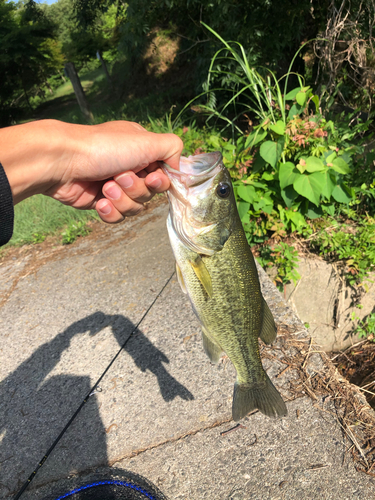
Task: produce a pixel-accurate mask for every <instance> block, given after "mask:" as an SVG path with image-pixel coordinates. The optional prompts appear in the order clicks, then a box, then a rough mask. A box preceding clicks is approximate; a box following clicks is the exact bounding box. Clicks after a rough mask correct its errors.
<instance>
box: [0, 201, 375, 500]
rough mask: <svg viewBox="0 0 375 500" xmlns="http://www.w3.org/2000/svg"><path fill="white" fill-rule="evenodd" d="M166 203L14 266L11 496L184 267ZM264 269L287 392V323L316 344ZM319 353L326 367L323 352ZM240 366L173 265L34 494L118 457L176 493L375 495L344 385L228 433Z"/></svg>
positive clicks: (2, 282)
mask: <svg viewBox="0 0 375 500" xmlns="http://www.w3.org/2000/svg"><path fill="white" fill-rule="evenodd" d="M166 215H167V206H166V205H161V206H159V207H157V208H155V209H154V210H153V211H149V212H146V213H145V215H143V216H142V217H138V218H136V219H133V220H129V221H126V222H125V223H124V224H122V225H120V226H116V227H110V228H109V227H103V228H102V230H101V231H100V232H99V233H97V234H95V235H92V236H89V237H87V238H85V239H84V240H82V241H81V242H79V243H76V244H74V245H73V246H71V247H64V248H62V247H60V248H56V249H49V250H47V251H43V252H40V253H36V252H34V253H32V254H29V255H26V256H24V257H23V258H22V259H18V260H16V261H11V264H9V263H6V264H4V265H3V266H1V267H0V292H2V293H3V301H2V308H1V329H0V359H1V364H0V380H1V384H0V393H1V394H0V498H11V497H12V495H14V494H15V493H16V492H17V490H18V489H19V488H20V487H21V486H22V484H23V483H24V482H25V481H26V479H27V478H28V476H29V475H30V474H31V472H32V471H33V470H34V469H35V467H36V466H37V464H38V461H39V460H40V459H41V458H42V457H43V455H44V453H45V451H46V450H47V449H48V448H49V446H50V445H51V444H52V442H53V441H54V440H55V438H56V437H57V435H58V434H59V432H60V431H61V429H62V428H63V427H64V425H65V423H66V422H67V421H68V420H69V418H70V417H71V415H72V414H73V413H74V411H75V410H76V408H77V407H78V406H79V404H80V403H81V401H82V399H83V398H84V397H85V396H86V394H87V393H88V391H89V390H90V387H91V386H92V385H93V383H94V382H95V381H96V380H97V378H98V377H99V376H100V374H101V373H102V372H103V371H104V369H105V368H106V366H107V365H108V363H109V362H110V360H111V359H112V358H113V356H114V355H115V353H116V352H117V351H118V349H119V346H120V345H122V343H123V342H124V341H125V339H126V338H127V336H128V335H129V334H130V332H131V331H132V329H133V328H134V325H135V324H137V322H138V321H139V319H140V318H141V316H142V314H143V313H144V311H145V310H146V308H147V307H148V306H149V305H150V304H151V302H152V300H153V299H154V297H155V296H156V295H157V293H158V292H159V290H160V289H161V288H162V286H163V284H164V283H165V282H166V281H167V279H168V278H169V277H170V276H171V274H172V272H173V270H174V259H173V256H172V252H171V250H170V247H169V241H168V238H167V233H166V229H165V220H166ZM262 283H263V289H264V294H265V296H266V299H267V301H268V302H269V304H270V307H271V309H272V310H273V312H274V314H275V317H276V319H277V322H278V325H279V327H280V332H281V334H280V337H279V340H278V342H279V343H278V344H276V348H275V349H273V350H269V349H268V350H266V349H263V354H264V357H265V358H267V359H265V362H264V365H265V367H266V368H267V370H268V373H269V374H270V376H271V378H272V379H273V380H274V382H275V384H276V385H277V387H278V388H279V389H280V391H281V392H282V394H283V395H284V397H285V399H286V400H288V399H292V395H291V394H290V392H289V387H290V383H291V381H293V380H294V379H295V380H296V379H297V378H298V377H297V375H296V374H295V373H293V371H292V370H287V371H286V372H285V373H284V371H285V370H284V367H285V365H283V364H282V361H280V360H279V359H278V357H277V356H279V354H278V353H279V351H280V345H282V343H283V334H282V331H283V329H284V330H285V329H286V330H289V331H292V332H294V333H293V335H294V338H295V340H296V342H297V344H298V342H301V346H304V345H305V344H304V342H306V333H305V332H304V331H303V328H301V324H300V323H299V322H298V319H297V318H296V317H295V316H294V314H293V313H292V311H291V310H290V309H287V308H286V307H285V304H284V302H283V299H282V297H281V296H280V295H279V293H278V292H277V290H276V289H275V288H274V287H273V285H272V283H271V282H270V281H269V280H268V279H267V277H266V276H265V275H264V274H263V273H262ZM0 302H1V299H0ZM286 330H285V331H286ZM310 362H311V363H312V365H311V366H312V368H311V370H314V369H319V363H321V359H320V356H319V354H314V355H312V356H310V360H309V363H310ZM233 382H234V370H233V368H232V367H231V366H230V363H221V364H220V365H219V366H213V365H211V364H210V363H209V361H208V359H207V357H206V356H205V354H204V352H203V349H202V346H201V340H200V334H199V326H198V324H197V321H196V319H195V316H194V314H193V313H192V311H191V309H190V305H189V303H188V300H187V298H186V296H185V295H183V294H182V293H181V291H180V289H179V285H178V283H177V282H176V279H175V277H174V278H173V279H172V281H171V282H170V284H169V285H168V286H167V287H166V289H165V290H164V292H163V293H162V295H161V297H160V298H159V299H158V300H157V302H156V304H155V306H154V307H153V308H152V310H151V312H150V313H149V315H148V316H147V318H146V319H145V321H144V322H143V323H142V324H141V326H140V327H139V330H138V331H137V332H136V334H135V335H134V337H133V338H132V339H131V340H130V341H129V343H128V344H127V346H126V348H125V350H124V351H123V352H122V353H121V354H120V356H119V357H118V358H117V360H116V361H115V363H114V364H113V366H112V367H111V368H110V370H109V371H108V373H107V374H106V376H105V377H104V379H103V381H102V382H101V384H100V387H101V392H98V393H96V394H95V395H93V396H91V397H90V398H89V400H88V402H87V404H86V405H85V407H84V408H83V410H82V412H81V413H80V414H79V416H78V417H77V419H76V420H75V422H74V423H73V425H72V426H71V427H70V429H69V430H68V432H67V433H66V434H65V435H64V437H63V439H62V440H61V441H60V443H59V444H58V446H57V447H56V449H55V450H54V451H53V453H52V454H51V456H50V458H49V459H48V460H47V461H46V463H45V464H44V466H43V467H42V468H41V470H40V471H39V473H38V474H37V476H36V477H35V479H34V481H33V482H32V483H31V485H30V487H29V489H28V490H27V492H26V493H25V494H24V495H23V497H22V498H23V499H25V500H37V499H38V500H39V499H41V498H44V497H46V498H51V499H52V498H55V497H56V496H58V494H57V493H56V495H55V496H53V492H58V493H59V494H61V493H62V492H66V491H69V490H70V489H71V488H72V487H73V486H77V485H79V484H83V483H84V482H85V480H88V479H89V478H92V477H94V476H95V474H97V473H98V472H103V471H104V472H105V471H107V470H108V464H109V466H110V467H115V468H116V469H117V470H118V469H120V470H121V469H127V470H131V471H133V472H137V473H139V474H142V475H144V476H145V477H147V478H148V479H150V480H151V481H152V482H154V483H155V484H156V485H157V486H158V487H159V488H160V489H161V490H162V491H163V492H164V494H165V495H167V496H168V498H169V499H170V500H172V499H181V500H200V499H207V500H214V499H215V500H217V499H220V500H222V499H228V500H230V499H231V500H245V499H246V500H247V499H257V500H258V499H259V500H266V499H272V500H276V499H298V500H300V499H303V500H308V499H314V500H315V499H317V500H331V499H332V500H337V499H338V498H340V500H345V499H348V500H349V499H350V500H352V499H357V498H358V499H361V500H367V499H372V498H374V495H375V481H374V479H372V478H371V477H369V476H366V475H364V474H359V473H358V472H356V471H355V468H354V464H353V462H352V461H351V457H350V454H349V453H347V448H348V442H347V441H346V440H345V438H344V437H343V435H342V432H341V429H340V426H339V424H338V423H337V420H336V419H335V417H334V409H333V407H331V406H330V403H329V401H323V400H318V401H312V400H311V399H310V398H308V397H302V398H298V399H294V400H292V401H289V402H288V403H287V406H288V410H289V416H288V417H287V418H284V419H282V420H270V419H268V418H267V417H265V416H263V415H261V414H259V413H255V414H253V415H250V416H248V417H246V418H245V419H244V420H243V421H242V422H241V423H242V424H243V425H244V428H239V429H237V430H235V431H233V432H230V433H228V434H224V435H221V433H223V432H224V431H226V430H228V429H230V428H231V427H233V425H234V424H233V422H231V421H230V414H231V400H232V390H233ZM93 471H95V472H93ZM93 474H94V476H93ZM68 476H70V479H69V480H66V479H65V478H67V477H68Z"/></svg>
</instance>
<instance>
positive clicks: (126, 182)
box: [116, 174, 134, 189]
mask: <svg viewBox="0 0 375 500" xmlns="http://www.w3.org/2000/svg"><path fill="white" fill-rule="evenodd" d="M116 182H118V183H119V184H120V186H121V187H122V188H124V189H127V188H130V187H132V185H133V184H134V181H133V179H132V177H131V175H129V174H124V175H121V176H120V177H118V178H117V179H116Z"/></svg>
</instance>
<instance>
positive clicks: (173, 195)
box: [163, 152, 287, 421]
mask: <svg viewBox="0 0 375 500" xmlns="http://www.w3.org/2000/svg"><path fill="white" fill-rule="evenodd" d="M163 169H164V171H165V173H166V174H167V175H168V177H169V179H170V181H171V187H170V189H169V190H168V198H169V204H170V210H169V215H168V219H167V228H168V234H169V238H170V242H171V246H172V250H173V253H174V256H175V259H176V270H177V277H178V281H179V283H180V285H181V288H182V290H183V292H184V293H186V294H187V295H188V297H189V299H190V302H191V304H192V307H193V310H194V312H195V314H196V316H197V317H198V319H199V321H200V323H201V327H202V337H203V347H204V350H205V352H206V354H207V355H208V357H209V358H210V360H211V361H212V362H213V363H217V362H218V361H219V359H220V357H221V356H222V354H223V352H225V353H226V354H227V356H228V357H229V359H230V360H231V362H232V363H233V365H234V367H235V368H236V371H237V380H236V382H235V385H234V394H233V405H232V415H233V419H234V420H235V421H238V420H240V419H241V418H242V417H244V416H246V415H247V414H248V413H249V412H250V411H252V410H255V409H258V410H260V411H261V412H262V413H264V414H265V415H267V416H269V417H279V416H285V415H286V414H287V409H286V406H285V403H284V401H283V399H282V397H281V396H280V394H279V392H278V391H277V389H276V388H275V387H274V385H273V384H272V382H271V380H270V379H269V377H268V375H267V373H266V372H265V370H264V369H263V366H262V362H261V358H260V354H259V344H258V337H260V338H261V339H262V340H263V341H264V342H265V343H267V344H269V343H271V342H272V341H273V340H274V339H275V338H276V326H275V322H274V319H273V316H272V313H271V311H270V310H269V308H268V305H267V303H266V301H265V300H264V298H263V296H262V292H261V289H260V284H259V278H258V272H257V269H256V266H255V261H254V257H253V255H252V253H251V250H250V247H249V244H248V242H247V240H246V236H245V233H244V230H243V228H242V224H241V220H240V218H239V215H238V211H237V206H236V201H235V197H234V194H233V187H232V183H231V179H230V175H229V173H228V171H227V170H226V168H225V167H224V165H223V162H222V155H221V153H219V152H215V153H206V154H200V155H196V156H190V157H189V158H184V157H182V158H181V162H180V170H179V171H177V170H174V169H172V168H171V167H169V165H166V164H164V166H163Z"/></svg>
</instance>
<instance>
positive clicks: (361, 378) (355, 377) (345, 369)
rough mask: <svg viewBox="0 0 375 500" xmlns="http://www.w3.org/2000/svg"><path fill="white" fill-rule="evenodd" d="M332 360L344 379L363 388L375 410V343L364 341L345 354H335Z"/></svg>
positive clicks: (347, 350)
mask: <svg viewBox="0 0 375 500" xmlns="http://www.w3.org/2000/svg"><path fill="white" fill-rule="evenodd" d="M331 360H332V361H333V363H334V365H335V366H336V368H337V369H338V371H339V373H340V374H341V375H342V376H343V377H345V378H346V379H347V380H349V382H350V383H351V384H354V385H356V386H358V387H360V388H361V390H362V392H363V395H364V396H365V397H366V399H367V401H368V403H369V404H370V406H371V407H372V408H374V409H375V343H374V342H370V341H368V340H364V341H362V342H359V343H358V344H356V345H354V346H352V347H350V348H349V349H346V351H344V352H341V353H339V354H333V355H332V358H331Z"/></svg>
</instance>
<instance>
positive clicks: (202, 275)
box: [189, 255, 212, 298]
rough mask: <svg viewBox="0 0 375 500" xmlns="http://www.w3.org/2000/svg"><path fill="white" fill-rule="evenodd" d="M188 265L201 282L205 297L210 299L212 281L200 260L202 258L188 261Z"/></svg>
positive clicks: (198, 257)
mask: <svg viewBox="0 0 375 500" xmlns="http://www.w3.org/2000/svg"><path fill="white" fill-rule="evenodd" d="M189 262H190V265H191V267H192V268H193V270H194V272H195V275H196V277H197V278H198V279H199V281H200V282H201V284H202V286H203V288H204V290H205V291H206V293H207V295H208V296H209V297H210V298H211V297H212V281H211V276H210V273H209V272H208V270H207V267H206V265H205V263H204V262H203V260H202V257H201V256H200V255H198V256H197V257H196V258H195V259H194V260H190V261H189Z"/></svg>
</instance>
